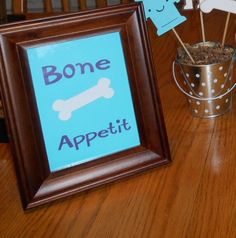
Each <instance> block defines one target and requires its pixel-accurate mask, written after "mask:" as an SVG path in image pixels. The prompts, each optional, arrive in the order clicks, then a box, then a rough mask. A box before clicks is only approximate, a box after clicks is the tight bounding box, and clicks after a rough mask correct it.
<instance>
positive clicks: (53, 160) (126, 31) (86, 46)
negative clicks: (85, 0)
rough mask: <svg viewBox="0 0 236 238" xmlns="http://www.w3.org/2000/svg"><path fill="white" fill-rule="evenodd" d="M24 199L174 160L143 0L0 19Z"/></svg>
mask: <svg viewBox="0 0 236 238" xmlns="http://www.w3.org/2000/svg"><path fill="white" fill-rule="evenodd" d="M0 47H1V48H0V50H1V51H0V57H1V58H0V62H1V63H0V67H1V68H0V69H1V88H2V92H3V103H4V107H5V109H6V120H7V124H8V127H9V134H10V138H11V144H12V148H13V152H14V153H13V154H14V160H15V167H16V172H17V176H18V181H19V186H20V192H21V197H22V202H23V207H24V208H25V209H28V208H32V207H35V206H38V205H41V204H44V203H47V202H49V201H53V200H55V199H58V198H62V197H65V196H68V195H71V194H74V193H77V192H81V191H84V190H87V189H91V188H93V187H97V186H99V185H103V184H106V183H109V182H112V181H115V180H117V179H120V178H123V177H127V176H129V175H133V174H136V173H138V172H142V171H145V170H147V169H150V168H154V167H157V166H160V165H163V164H167V163H168V162H169V161H170V155H169V148H168V141H167V136H166V131H165V126H164V121H163V117H162V112H161V106H160V101H159V97H158V92H157V90H156V89H157V87H156V81H155V80H156V79H155V74H154V70H153V65H152V60H151V57H150V47H149V42H148V36H147V29H146V25H145V18H144V16H143V8H142V5H140V4H137V3H132V4H127V5H123V6H122V5H120V6H114V7H108V8H104V9H99V10H93V11H87V12H82V13H75V14H70V15H66V16H59V17H53V18H48V19H41V20H35V21H29V22H24V23H16V24H11V25H8V26H5V27H1V28H0Z"/></svg>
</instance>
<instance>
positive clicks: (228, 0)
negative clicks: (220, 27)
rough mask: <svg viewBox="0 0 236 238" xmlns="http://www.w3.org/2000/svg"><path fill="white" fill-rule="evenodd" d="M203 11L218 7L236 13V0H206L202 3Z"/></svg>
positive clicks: (207, 11) (206, 11)
mask: <svg viewBox="0 0 236 238" xmlns="http://www.w3.org/2000/svg"><path fill="white" fill-rule="evenodd" d="M200 9H201V11H203V12H205V13H209V12H211V11H212V10H213V9H218V10H221V11H225V12H230V13H234V14H236V1H234V0H205V1H202V2H201V3H200Z"/></svg>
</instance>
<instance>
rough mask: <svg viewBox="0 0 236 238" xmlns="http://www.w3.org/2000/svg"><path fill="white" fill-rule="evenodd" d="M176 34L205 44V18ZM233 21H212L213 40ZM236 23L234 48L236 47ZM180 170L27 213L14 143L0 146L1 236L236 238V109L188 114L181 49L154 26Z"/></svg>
mask: <svg viewBox="0 0 236 238" xmlns="http://www.w3.org/2000/svg"><path fill="white" fill-rule="evenodd" d="M185 15H187V16H188V21H187V22H186V23H184V24H183V25H182V26H180V27H177V28H176V30H177V31H178V33H179V34H180V36H181V37H182V39H183V40H184V41H185V42H190V43H196V42H198V41H200V40H201V30H200V20H199V14H198V13H197V12H196V13H193V12H187V13H186V14H185ZM226 16H227V14H226V13H221V12H217V11H215V12H213V13H211V14H209V15H207V16H206V15H204V19H205V26H206V39H207V40H216V41H220V40H221V39H222V34H223V29H224V23H225V19H226ZM235 24H236V18H235V16H233V17H232V18H231V21H230V28H229V32H228V35H227V38H226V42H227V43H230V44H235V43H234V35H235ZM148 25H149V33H150V41H151V45H152V51H153V57H154V62H155V65H156V73H157V81H158V82H157V83H158V86H159V89H160V94H161V100H162V105H163V110H164V116H165V121H166V126H167V132H168V136H169V142H170V148H171V155H172V159H173V163H172V164H171V166H167V167H162V168H159V169H155V170H152V171H149V172H146V173H144V174H141V175H138V176H135V177H132V178H129V179H125V180H123V181H120V182H117V183H113V184H111V185H107V186H105V187H103V188H99V189H96V190H93V191H89V192H86V193H83V194H81V195H76V196H73V197H70V198H67V199H64V200H60V201H59V202H54V203H52V204H50V205H46V206H43V207H41V208H37V209H35V210H32V211H30V212H23V210H22V208H21V203H20V198H19V193H18V189H17V183H16V178H15V173H14V167H13V163H12V155H11V150H10V147H9V145H8V144H0V186H1V190H0V200H1V202H0V237H4V238H5V237H7V238H8V237H24V238H25V237H76V238H78V237H79V238H80V237H81V238H84V237H91V238H97V237H98V238H113V237H114V238H126V237H129V238H133V237H135V238H146V237H147V238H149V237H154V238H175V237H176V238H211V237H212V238H213V237H214V238H235V237H236V150H235V148H236V136H235V135H236V127H235V118H236V102H235V103H234V105H233V108H232V111H231V112H229V113H227V114H225V115H224V116H221V117H218V118H215V119H198V118H194V117H192V115H191V114H190V113H189V111H188V107H187V104H186V100H185V98H184V96H183V95H182V94H181V93H180V92H179V91H178V89H177V88H176V86H175V85H174V82H173V80H172V73H171V64H172V61H173V59H174V57H175V54H176V48H177V46H178V43H177V41H176V39H175V36H174V35H173V34H172V33H171V32H169V33H167V34H166V35H164V36H163V37H157V36H156V29H155V28H154V27H153V25H152V24H151V23H150V22H148Z"/></svg>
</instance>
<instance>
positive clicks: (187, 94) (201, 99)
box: [172, 61, 236, 101]
mask: <svg viewBox="0 0 236 238" xmlns="http://www.w3.org/2000/svg"><path fill="white" fill-rule="evenodd" d="M175 65H176V62H175V61H173V64H172V72H173V78H174V81H175V84H176V86H177V87H178V88H179V90H180V91H181V92H182V93H183V94H185V95H186V96H188V97H190V98H192V99H195V100H200V101H213V100H216V99H221V98H223V97H224V96H226V95H227V94H229V93H230V92H232V91H233V90H234V88H235V87H236V82H235V83H234V85H233V86H232V87H231V88H230V89H229V90H228V91H226V92H225V93H223V94H221V95H219V96H217V97H210V98H201V97H195V96H193V95H191V94H189V93H187V92H186V91H185V90H184V89H183V88H182V87H181V86H180V84H179V82H178V80H177V78H176V74H175Z"/></svg>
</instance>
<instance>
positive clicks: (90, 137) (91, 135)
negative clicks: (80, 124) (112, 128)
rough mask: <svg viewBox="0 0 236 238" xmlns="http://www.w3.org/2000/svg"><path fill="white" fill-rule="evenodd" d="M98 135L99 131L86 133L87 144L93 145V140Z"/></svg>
mask: <svg viewBox="0 0 236 238" xmlns="http://www.w3.org/2000/svg"><path fill="white" fill-rule="evenodd" d="M96 137H97V133H96V132H90V133H88V134H86V135H85V138H86V142H87V146H90V145H91V143H90V142H91V141H92V140H93V139H95V138H96Z"/></svg>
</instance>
